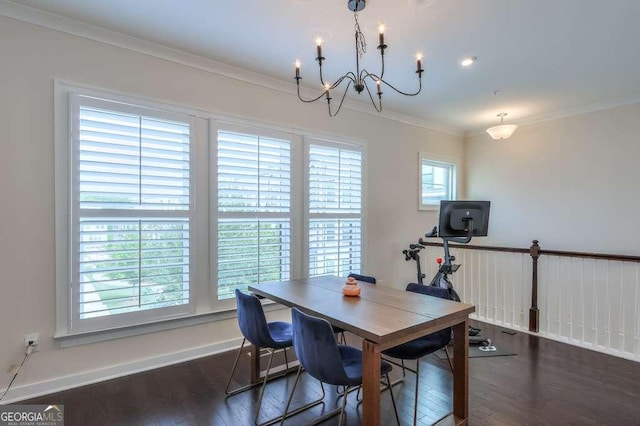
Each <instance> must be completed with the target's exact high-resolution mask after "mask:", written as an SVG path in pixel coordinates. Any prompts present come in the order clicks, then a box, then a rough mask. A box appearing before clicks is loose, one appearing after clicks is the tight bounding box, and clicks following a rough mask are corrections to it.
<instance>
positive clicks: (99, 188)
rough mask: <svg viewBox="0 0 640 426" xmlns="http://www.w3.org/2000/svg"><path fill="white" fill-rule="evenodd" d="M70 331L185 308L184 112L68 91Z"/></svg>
mask: <svg viewBox="0 0 640 426" xmlns="http://www.w3.org/2000/svg"><path fill="white" fill-rule="evenodd" d="M69 100H70V102H69V107H70V117H71V124H70V126H71V128H70V130H71V132H70V134H71V138H70V141H69V143H70V146H69V152H70V153H71V155H70V159H71V162H70V164H69V168H68V170H69V173H70V182H71V187H70V192H69V195H70V196H69V199H68V201H69V206H68V208H69V210H68V211H69V212H70V215H69V224H68V225H69V229H70V233H69V245H68V248H69V250H70V258H69V263H70V265H71V267H70V273H69V282H70V284H71V285H70V288H69V290H70V291H69V295H70V299H69V300H70V306H69V319H70V324H68V329H69V330H73V331H83V330H93V329H100V328H109V327H114V326H121V325H127V324H134V323H139V322H144V321H149V320H153V319H157V318H162V317H166V316H170V315H176V314H180V313H182V314H183V313H187V312H190V311H191V310H192V303H191V302H192V298H191V279H190V276H191V274H190V271H191V263H192V256H191V248H190V247H191V245H190V241H191V238H190V233H191V210H192V209H191V173H190V145H191V144H190V141H191V123H192V117H190V116H188V115H180V114H172V113H168V112H166V111H161V110H153V109H149V108H143V107H138V106H133V105H127V104H122V103H118V102H112V101H108V100H103V99H97V98H94V97H89V96H82V95H78V94H73V95H71V96H70V98H69Z"/></svg>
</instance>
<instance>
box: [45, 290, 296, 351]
mask: <svg viewBox="0 0 640 426" xmlns="http://www.w3.org/2000/svg"><path fill="white" fill-rule="evenodd" d="M263 306H264V311H265V312H272V311H278V310H281V309H285V308H286V307H285V306H283V305H280V304H278V303H274V302H271V301H268V302H264V303H263ZM235 317H237V314H236V309H235V308H233V309H225V310H221V311H215V312H206V313H202V314H193V315H188V316H182V317H179V318H168V319H163V320H159V321H154V322H150V323H145V324H135V325H129V326H125V327H118V328H110V329H106V330H96V331H86V332H80V333H64V334H63V333H56V334H55V335H54V336H53V339H54V341H55V342H57V343H58V345H59V347H60V348H71V347H74V346H80V345H87V344H91V343H98V342H104V341H107V340H115V339H121V338H123V337H131V336H139V335H142V334H148V333H155V332H157V331H166V330H173V329H176V328H181V327H190V326H193V325H199V324H206V323H209V322H216V321H223V320H227V319H231V318H235Z"/></svg>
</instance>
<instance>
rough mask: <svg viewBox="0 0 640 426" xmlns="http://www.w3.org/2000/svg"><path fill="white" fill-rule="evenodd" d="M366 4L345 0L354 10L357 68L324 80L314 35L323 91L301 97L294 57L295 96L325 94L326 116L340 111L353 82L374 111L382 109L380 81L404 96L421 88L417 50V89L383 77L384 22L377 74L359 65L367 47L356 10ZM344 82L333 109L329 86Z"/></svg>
mask: <svg viewBox="0 0 640 426" xmlns="http://www.w3.org/2000/svg"><path fill="white" fill-rule="evenodd" d="M365 6H366V0H348V1H347V7H348V8H349V10H350V11H352V12H353V17H354V20H355V27H354V29H355V42H356V44H355V47H356V72H355V73H354V72H352V71H349V72H347V73H346V74H345V75H343V76H342V77H340V78H338V79H337V80H336V81H335V82H334V83H330V82H327V81H325V79H324V76H323V75H322V63H323V61H324V60H325V58H324V56H322V39H320V38H317V39H316V52H317V55H318V56H317V57H316V61H317V62H318V67H319V69H320V84H321V85H322V87H323V89H324V90H323V91H322V93H320V95H318V96H317V97H315V98H312V99H304V98H303V97H302V96H301V95H300V80H302V77H301V76H300V66H301V64H300V60H296V76H295V79H296V85H297V88H298V98H299V99H300V100H301V101H302V102H307V103H310V102H315V101H317V100H319V99H321V98H322V97H325V98H326V100H327V107H328V110H329V116H330V117H335V116H336V115H338V113H339V112H340V109H341V108H342V103H343V102H344V98H345V96H346V95H347V91H348V90H349V87H350V86H352V85H353V89H354V90H355V91H356V92H357V93H358V94H361V93H362V92H365V91H366V93H367V95H369V99H371V104H372V105H373V107H374V108H375V109H376V111H378V112H381V111H382V93H383V92H382V88H383V85H384V87H388V88H390V89H393V90H394V91H395V92H397V93H399V94H401V95H405V96H415V95H417V94H418V93H420V91H421V90H422V73H423V72H424V70H423V69H422V54H421V53H418V54H417V55H416V74H418V90H417V91H416V92H414V93H407V92H403V91H401V90H399V89H397V88H396V87H394V86H393V85H392V84H390V83H388V82H387V81H385V79H384V51H385V49H386V48H387V45H386V44H385V43H384V25H383V24H380V27H379V28H378V30H379V36H378V37H379V38H378V40H379V44H378V50H379V51H380V61H381V68H380V74H374V73H370V72H369V71H367V70H366V69H364V68H362V69H361V68H360V59H362V55H363V54H364V53H365V52H366V50H367V43H366V41H365V38H364V34H362V31H360V25H359V24H358V12H360V11H362V10H363V9H364V8H365ZM343 82H345V83H346V86H345V87H344V92H342V97H341V98H340V103H339V104H338V108H337V109H335V111H334V110H332V107H331V99H332V97H331V94H332V92H331V91H332V90H334V89H337V88H338V87H339V86H340V85H341V84H342V83H343ZM368 82H369V83H370V84H372V85H374V86H373V87H375V94H376V97H377V99H376V97H374V95H373V93H372V89H371V88H370V87H369V85H368V84H367V83H368Z"/></svg>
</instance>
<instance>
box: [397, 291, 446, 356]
mask: <svg viewBox="0 0 640 426" xmlns="http://www.w3.org/2000/svg"><path fill="white" fill-rule="evenodd" d="M406 290H407V291H411V292H414V293H420V294H426V295H427V296H433V297H439V298H440V299H448V300H453V299H452V298H451V294H450V293H449V290H448V289H446V288H442V287H436V286H432V285H424V284H416V283H409V284H407V288H406ZM452 331H453V330H451V327H449V328H445V329H443V330H440V331H436V332H435V333H433V334H430V335H429V336H427V337H428V338H429V339H433V340H434V341H439V342H441V343H442V346H443V347H444V346H446V345H447V344H448V343H449V341H450V340H451V336H452Z"/></svg>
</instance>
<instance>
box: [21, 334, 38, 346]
mask: <svg viewBox="0 0 640 426" xmlns="http://www.w3.org/2000/svg"><path fill="white" fill-rule="evenodd" d="M39 338H40V334H39V333H29V334H25V335H24V346H25V348H26V347H29V346H38V339H39Z"/></svg>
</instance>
